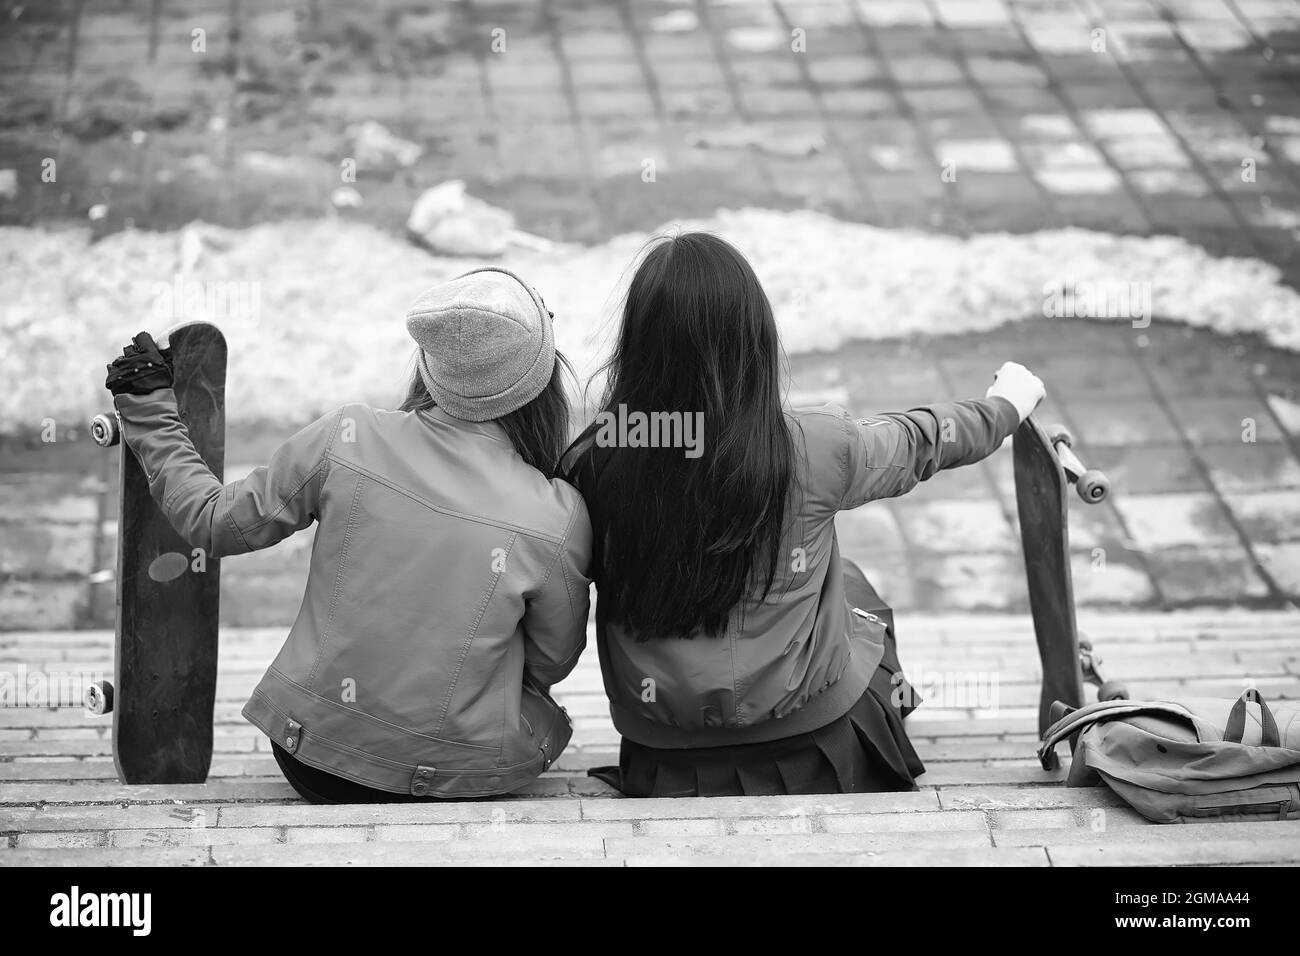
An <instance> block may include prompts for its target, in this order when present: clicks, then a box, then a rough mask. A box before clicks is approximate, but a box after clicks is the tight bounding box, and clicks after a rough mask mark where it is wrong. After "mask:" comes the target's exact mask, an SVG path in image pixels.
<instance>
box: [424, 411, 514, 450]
mask: <svg viewBox="0 0 1300 956" xmlns="http://www.w3.org/2000/svg"><path fill="white" fill-rule="evenodd" d="M418 414H419V415H421V416H423V417H424V418H426V419H428V420H430V421H433V422H437V423H439V424H442V425H451V426H452V427H453V428H458V429H460V430H461V431H467V432H474V433H475V434H478V435H482V436H483V437H485V438H491V439H493V440H494V441H503V442H507V443H508V442H509V441H510V439H509V438H507V437H506V433H505V429H503V428H502V427H501V426H500V425H498V424H497V423H496V422H494V421H486V422H471V421H467V420H465V419H463V418H457V417H456V416H455V415H449V414H447V412H446V411H444V410H443V408H442V407H441V406H438V405H435V406H434V407H433V408H427V409H424V410H422V411H420V412H419V413H418Z"/></svg>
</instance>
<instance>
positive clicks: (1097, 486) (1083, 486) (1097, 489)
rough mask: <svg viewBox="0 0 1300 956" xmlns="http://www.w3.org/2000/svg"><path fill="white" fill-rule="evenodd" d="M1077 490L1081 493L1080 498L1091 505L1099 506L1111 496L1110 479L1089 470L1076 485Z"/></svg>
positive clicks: (1080, 477) (1093, 470)
mask: <svg viewBox="0 0 1300 956" xmlns="http://www.w3.org/2000/svg"><path fill="white" fill-rule="evenodd" d="M1074 487H1075V490H1076V491H1078V492H1079V497H1080V498H1082V499H1083V500H1084V501H1086V502H1087V503H1088V504H1090V505H1095V504H1098V503H1099V502H1102V501H1105V500H1106V496H1107V495H1109V494H1110V479H1109V478H1107V477H1106V476H1105V475H1103V474H1102V473H1101V472H1099V471H1097V470H1095V469H1092V468H1089V469H1088V470H1087V471H1085V472H1084V473H1083V474H1082V475H1080V476H1079V480H1078V481H1077V482H1075V484H1074Z"/></svg>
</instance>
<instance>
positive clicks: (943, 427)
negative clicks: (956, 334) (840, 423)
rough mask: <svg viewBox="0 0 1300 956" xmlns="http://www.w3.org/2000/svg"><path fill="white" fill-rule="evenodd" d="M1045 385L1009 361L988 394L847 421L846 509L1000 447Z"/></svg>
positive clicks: (903, 490) (899, 490)
mask: <svg viewBox="0 0 1300 956" xmlns="http://www.w3.org/2000/svg"><path fill="white" fill-rule="evenodd" d="M1043 393H1044V392H1043V383H1042V382H1041V381H1040V380H1039V379H1038V378H1037V377H1036V376H1035V375H1034V374H1033V373H1032V372H1030V371H1029V370H1028V369H1026V368H1025V367H1024V366H1022V365H1017V364H1015V363H1014V362H1008V363H1006V364H1005V365H1003V366H1002V368H1001V369H999V370H998V372H997V375H996V377H995V380H994V383H993V385H992V386H990V388H989V390H988V394H987V395H986V397H985V398H983V399H974V400H970V401H963V402H944V403H940V404H936V405H926V406H924V407H921V408H914V409H912V410H910V411H907V412H896V413H890V414H886V415H877V416H875V417H873V418H863V419H858V420H856V421H853V420H848V421H846V427H847V428H848V430H849V442H848V456H847V463H846V464H847V473H848V474H847V479H848V480H847V485H846V489H845V493H844V498H843V500H842V501H841V504H840V507H841V508H845V509H847V508H856V507H858V506H859V505H862V504H865V503H866V502H868V501H872V500H874V499H877V498H893V497H896V496H898V495H901V494H905V493H906V492H908V491H910V490H912V489H913V488H915V487H916V486H917V484H919V483H920V482H922V481H925V480H926V479H927V478H929V477H931V476H932V475H934V474H935V473H936V472H939V471H942V470H944V469H946V468H956V467H959V466H961V465H969V464H972V463H974V462H977V461H980V460H981V459H983V458H987V457H988V456H989V455H991V454H992V453H993V452H994V451H996V450H997V449H998V448H999V447H1000V446H1001V445H1002V443H1003V442H1004V441H1005V440H1006V439H1007V436H1009V435H1010V434H1011V433H1012V432H1014V431H1015V430H1016V428H1017V427H1018V426H1019V425H1020V423H1021V422H1022V421H1024V420H1025V419H1026V418H1027V417H1028V416H1029V413H1030V412H1032V411H1033V409H1034V408H1035V407H1036V406H1037V404H1038V403H1039V401H1041V400H1042V398H1043Z"/></svg>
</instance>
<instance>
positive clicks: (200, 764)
mask: <svg viewBox="0 0 1300 956" xmlns="http://www.w3.org/2000/svg"><path fill="white" fill-rule="evenodd" d="M160 347H162V348H168V347H169V348H170V350H171V351H170V355H171V361H172V369H173V375H174V379H175V385H174V390H175V392H176V403H177V407H178V410H179V412H180V417H181V421H183V422H184V423H185V426H186V428H187V429H188V431H189V435H190V438H191V440H192V441H193V442H194V447H195V449H196V450H197V451H198V453H199V455H200V456H201V457H202V458H203V460H204V462H206V463H207V465H208V467H209V468H210V469H212V472H213V474H215V475H216V477H217V479H218V480H220V479H221V477H222V472H223V470H224V463H225V445H226V416H225V387H226V340H225V337H224V336H223V335H222V334H221V330H220V329H218V328H217V327H216V326H215V325H211V324H210V323H207V322H194V323H190V324H187V325H182V326H180V327H178V328H176V329H173V330H172V331H171V333H170V334H169V336H168V341H167V342H166V343H160ZM91 433H92V435H93V436H94V437H95V440H96V441H98V442H99V443H100V444H101V445H112V444H119V443H120V444H122V449H121V483H120V497H119V508H118V535H117V629H116V637H115V641H114V648H113V651H114V661H113V682H112V684H107V682H105V683H104V684H100V685H95V686H93V687H92V688H91V689H90V691H89V692H88V693H87V701H86V703H87V706H88V707H89V708H90V709H91V710H92V711H94V712H97V713H106V712H108V711H111V712H112V714H113V761H114V764H115V765H116V767H117V774H118V777H119V778H120V779H121V780H122V782H123V783H128V784H172V783H202V782H203V781H205V780H206V779H207V775H208V768H209V766H210V765H211V762H212V716H213V707H214V704H215V701H216V688H217V618H218V607H219V596H220V589H221V563H220V561H218V560H217V559H215V558H212V557H210V556H208V555H206V554H203V553H202V552H201V550H199V549H194V548H191V547H190V545H189V544H188V543H187V542H185V541H184V540H182V539H181V537H180V535H178V534H177V533H176V531H175V530H174V529H173V528H172V526H171V524H170V523H169V522H168V521H167V518H166V517H165V516H164V515H163V513H162V510H161V509H160V508H159V507H158V505H157V503H156V502H154V500H153V498H152V497H151V496H150V494H149V481H148V478H147V477H146V476H145V473H144V469H143V467H142V466H141V464H140V461H139V459H137V458H136V456H135V455H134V454H133V453H132V452H131V451H130V449H129V448H128V447H127V446H126V445H125V443H121V442H120V437H121V436H120V421H119V420H118V419H117V418H116V416H115V415H114V416H106V415H100V416H97V417H96V418H95V420H94V421H93V422H92V423H91Z"/></svg>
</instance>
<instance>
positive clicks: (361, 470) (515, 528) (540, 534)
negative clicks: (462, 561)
mask: <svg viewBox="0 0 1300 956" xmlns="http://www.w3.org/2000/svg"><path fill="white" fill-rule="evenodd" d="M329 459H330V460H331V461H332V462H334V463H335V464H338V465H342V466H343V467H344V468H347V469H350V470H351V471H355V472H356V473H357V474H359V475H365V476H366V477H367V478H369V479H370V480H371V481H374V482H377V483H379V484H381V485H383V486H384V487H385V488H390V489H392V490H393V491H396V492H397V493H398V494H401V495H405V496H406V497H407V498H410V499H411V500H412V501H415V502H418V503H419V504H422V505H424V506H425V507H426V508H428V509H429V510H430V511H436V512H437V513H438V514H442V515H447V516H448V517H451V518H460V519H462V520H464V521H472V522H474V523H476V524H482V525H487V526H488V527H491V528H500V529H501V530H503V531H510V532H513V533H515V534H520V535H526V536H528V537H530V538H538V539H540V540H542V541H547V542H549V543H552V544H554V543H556V541H557V539H556V538H555V537H554V536H553V535H549V534H547V533H546V532H544V531H539V530H537V529H535V528H526V527H524V526H522V525H516V524H511V523H510V522H508V521H493V520H492V519H490V518H485V517H483V516H482V515H472V514H466V513H465V512H462V511H454V510H452V509H451V508H444V507H443V506H442V505H438V504H434V503H433V502H432V501H430V500H429V499H427V498H425V497H423V496H421V495H418V494H416V493H415V492H414V491H411V490H410V489H409V488H405V487H403V486H402V485H399V484H398V483H397V482H395V481H393V480H391V479H389V478H385V477H384V476H383V475H380V474H378V473H376V472H373V471H371V470H370V469H369V468H366V467H364V466H363V465H358V464H357V463H356V462H353V461H349V460H348V459H346V458H340V457H338V456H337V455H335V454H333V453H332V452H331V453H329Z"/></svg>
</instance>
